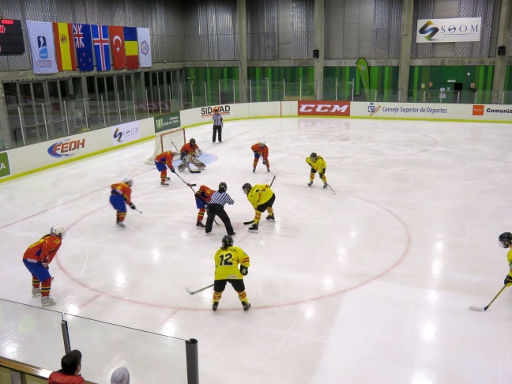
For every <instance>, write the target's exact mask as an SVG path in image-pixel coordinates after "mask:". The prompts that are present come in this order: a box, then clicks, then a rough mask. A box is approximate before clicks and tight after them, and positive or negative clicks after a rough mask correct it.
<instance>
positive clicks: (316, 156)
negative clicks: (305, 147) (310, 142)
mask: <svg viewBox="0 0 512 384" xmlns="http://www.w3.org/2000/svg"><path fill="white" fill-rule="evenodd" d="M309 158H310V159H311V160H313V162H315V161H316V159H318V155H317V154H316V153H315V152H311V155H309Z"/></svg>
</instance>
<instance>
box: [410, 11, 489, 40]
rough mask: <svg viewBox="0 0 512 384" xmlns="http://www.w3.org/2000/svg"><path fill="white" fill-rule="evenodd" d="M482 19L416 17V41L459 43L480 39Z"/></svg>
mask: <svg viewBox="0 0 512 384" xmlns="http://www.w3.org/2000/svg"><path fill="white" fill-rule="evenodd" d="M481 30H482V19H481V18H480V17H459V18H456V19H418V20H417V23H416V43H419V44H424V43H459V42H464V41H480V32H481Z"/></svg>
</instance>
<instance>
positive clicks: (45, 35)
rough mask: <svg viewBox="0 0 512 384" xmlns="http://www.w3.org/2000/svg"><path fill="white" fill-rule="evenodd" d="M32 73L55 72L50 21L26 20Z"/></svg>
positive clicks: (55, 65) (55, 63) (56, 70)
mask: <svg viewBox="0 0 512 384" xmlns="http://www.w3.org/2000/svg"><path fill="white" fill-rule="evenodd" d="M27 30H28V39H29V42H30V50H31V52H32V70H33V71H34V73H57V72H58V71H59V69H58V68H57V61H56V60H55V45H54V43H53V27H52V23H47V22H44V21H30V20H27Z"/></svg>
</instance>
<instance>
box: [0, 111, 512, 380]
mask: <svg viewBox="0 0 512 384" xmlns="http://www.w3.org/2000/svg"><path fill="white" fill-rule="evenodd" d="M191 137H194V138H195V139H196V141H197V143H198V145H199V147H200V148H201V149H202V151H203V153H204V158H205V159H206V160H207V168H206V170H205V171H204V172H202V173H201V174H190V173H188V171H185V172H184V173H181V174H180V176H182V177H183V179H184V180H186V181H187V182H189V183H197V187H199V185H201V184H204V185H207V186H209V187H210V188H213V189H217V187H218V184H219V182H221V181H225V182H226V183H227V185H228V193H229V194H230V195H231V196H232V197H233V199H234V200H235V205H233V206H227V208H226V211H227V213H228V214H229V216H230V217H231V221H232V223H233V226H234V229H235V232H236V236H235V245H236V246H239V247H241V248H243V249H244V250H245V251H246V252H247V253H248V255H249V256H250V258H251V267H250V268H249V274H248V276H247V277H246V278H245V284H246V289H247V295H248V298H249V301H250V302H251V304H252V308H251V310H250V311H249V312H247V313H245V312H244V311H243V310H242V308H241V305H240V303H239V300H238V297H237V295H236V293H235V292H234V291H233V290H232V288H231V287H229V286H228V287H227V288H226V291H225V293H224V295H223V297H222V300H221V302H220V306H219V310H218V311H217V312H215V313H214V312H212V310H211V299H212V297H211V296H212V290H211V289H208V290H205V291H203V292H201V293H199V294H197V295H193V296H192V295H189V294H188V293H187V291H186V288H187V287H188V288H190V289H198V288H201V287H203V286H206V285H208V284H211V283H212V282H213V272H214V262H213V255H214V253H215V251H216V250H217V249H218V248H219V247H220V245H221V239H222V237H223V236H224V234H225V229H224V228H223V227H222V226H216V225H214V227H213V232H212V234H211V235H209V236H206V235H205V233H204V231H202V230H199V229H197V228H196V226H195V223H196V215H197V209H196V206H195V200H194V196H193V193H192V191H191V190H190V188H188V187H187V186H186V185H185V184H184V183H183V182H182V181H181V180H180V179H178V178H177V177H176V176H174V175H172V174H171V185H170V186H169V187H163V186H160V180H159V173H158V172H157V170H156V168H155V166H154V165H151V164H147V163H146V162H145V160H146V159H147V158H148V156H150V155H151V153H152V152H153V141H151V140H149V141H146V142H143V143H140V144H135V145H131V146H128V147H125V148H123V149H120V150H116V151H110V152H108V153H105V154H102V155H98V156H95V157H91V158H87V159H83V160H79V161H76V162H71V163H69V164H66V165H63V166H59V167H55V168H52V169H49V170H45V171H42V172H38V173H35V174H31V175H28V176H25V177H21V178H18V179H15V180H12V181H8V182H5V183H1V184H0V199H1V201H2V223H1V224H0V239H1V241H2V248H3V251H2V258H3V260H2V268H1V270H0V292H1V294H0V297H1V298H4V299H7V300H10V301H13V302H19V303H24V304H29V305H34V306H38V305H39V299H32V298H31V295H30V290H31V278H30V274H29V272H28V271H27V270H26V269H25V267H24V265H23V264H22V261H21V259H22V255H23V252H24V251H25V249H26V248H27V247H28V245H30V244H31V243H33V242H34V241H36V240H38V239H39V238H40V237H41V236H42V235H44V234H46V233H48V231H49V228H50V227H51V225H53V224H62V225H64V226H65V228H66V234H65V237H64V240H63V245H62V247H61V248H60V251H59V253H58V255H57V257H56V259H55V260H54V261H53V263H52V264H51V266H50V271H51V273H52V275H53V276H54V277H55V280H54V282H53V286H52V296H53V297H54V299H55V300H56V301H57V305H56V306H55V307H52V309H55V310H57V311H60V312H67V313H71V314H75V315H79V316H83V317H86V318H90V319H97V320H101V321H105V322H111V323H113V324H120V325H124V326H128V327H133V328H137V329H142V330H145V331H150V332H156V333H161V334H165V335H170V336H175V337H179V338H183V339H189V338H196V339H197V340H198V341H199V344H198V346H199V369H200V382H201V383H202V384H220V383H222V384H235V383H237V384H238V383H258V384H259V383H294V384H299V383H316V384H320V383H322V384H323V383H354V384H359V383H361V384H363V383H364V384H366V383H373V382H378V383H392V384H401V383H408V384H409V383H410V384H434V383H447V384H448V383H449V384H453V383H457V384H460V383H493V384H505V383H507V384H508V383H510V381H511V380H512V379H511V377H512V365H511V364H510V362H511V361H512V349H511V348H510V345H511V341H512V288H508V289H505V291H504V292H503V293H502V294H501V296H500V297H499V298H498V299H497V300H496V301H495V302H494V303H493V305H492V306H491V307H490V309H489V310H488V311H487V312H473V311H469V310H468V307H469V306H471V305H473V306H479V307H483V306H485V305H487V304H488V303H489V301H490V300H491V299H492V298H493V297H494V295H495V294H496V293H497V292H498V291H499V290H500V289H501V288H502V287H503V279H504V278H505V275H506V274H507V272H508V265H507V263H506V252H507V250H505V249H502V248H500V247H499V244H498V236H499V234H500V233H502V232H504V231H512V211H511V204H510V202H511V199H512V197H511V194H510V183H511V181H510V175H509V174H510V170H511V169H512V155H511V153H512V152H511V148H512V124H486V123H446V122H430V121H428V122H422V121H391V120H362V119H361V120H356V119H351V120H349V119H326V118H323V119H313V118H301V119H297V118H285V119H278V118H276V119H254V120H241V121H232V122H229V121H228V122H226V123H225V125H224V132H223V142H222V143H221V144H219V143H216V144H213V143H212V142H211V125H210V124H208V125H203V126H200V127H194V128H190V129H187V138H191ZM261 140H263V141H264V142H265V143H266V144H267V145H268V147H269V149H270V156H269V159H270V165H271V170H272V172H273V174H275V175H276V179H275V182H274V184H273V186H272V189H273V191H274V192H275V194H276V202H275V204H274V211H275V216H276V221H275V223H270V222H266V220H265V219H264V217H265V216H266V214H264V215H263V218H262V222H261V223H260V228H259V233H257V234H254V233H249V232H248V230H247V226H244V225H243V222H244V221H247V220H251V219H252V218H253V215H254V211H253V209H252V207H251V205H250V204H249V202H248V201H247V198H246V196H245V195H244V194H243V191H242V185H243V184H244V183H246V182H249V183H251V184H253V185H254V184H264V183H270V181H271V180H272V174H270V173H267V172H266V170H265V169H264V167H263V165H262V164H261V162H260V163H259V165H258V168H257V171H256V173H252V160H253V155H252V152H251V151H250V146H251V145H252V144H254V143H256V142H257V141H261ZM311 152H316V153H318V154H319V155H321V156H323V157H324V159H325V160H326V161H327V172H326V175H327V180H328V183H329V184H330V185H331V186H332V188H333V189H334V191H335V193H333V192H332V191H331V190H329V189H327V190H324V189H322V183H321V181H320V180H319V178H318V176H316V178H315V183H314V184H313V186H312V187H310V188H308V186H307V182H308V181H309V167H308V166H307V165H306V163H305V159H306V156H308V155H309V154H310V153H311ZM125 177H131V178H133V180H134V185H133V194H132V200H133V202H134V203H135V205H136V206H137V208H138V209H139V210H141V211H142V212H143V213H142V214H139V213H137V212H135V211H132V210H128V215H127V218H126V221H125V222H126V228H125V229H121V228H119V227H117V226H116V225H115V212H114V210H113V209H112V207H111V206H110V205H109V202H108V199H109V195H110V184H112V183H116V182H119V181H121V180H122V179H123V178H125ZM197 187H196V188H197ZM217 221H219V223H220V220H219V219H217ZM7 307H8V306H7ZM27 308H28V307H27ZM33 312H34V313H33V315H31V316H28V320H27V315H26V314H25V315H23V316H21V317H22V318H21V319H20V318H18V317H17V316H20V315H18V314H14V312H13V311H9V310H5V307H4V310H3V311H2V309H0V324H3V328H2V327H0V330H1V331H2V335H1V339H0V355H2V356H5V357H9V358H12V359H16V360H21V361H25V362H29V363H32V364H35V365H38V364H39V365H42V366H46V367H47V368H50V369H58V368H59V359H60V356H61V355H62V353H63V350H62V342H61V341H60V340H59V339H58V337H57V338H56V339H54V338H52V339H51V340H48V341H45V340H46V339H45V338H47V337H48V334H49V333H52V332H54V330H53V331H52V330H46V328H45V327H43V326H42V325H41V324H42V323H43V321H42V320H40V319H42V318H43V317H44V316H47V315H46V313H47V311H41V310H33ZM43 312H44V316H43V315H41V313H43ZM22 321H25V322H27V321H28V323H29V326H26V324H25V327H24V328H23V332H21V331H20V322H22ZM6 324H8V325H9V326H6ZM57 328H58V325H57ZM55 332H56V335H57V336H58V329H57V331H55ZM77 332H78V333H79V331H77ZM82 332H84V333H85V334H86V335H88V339H87V337H86V338H85V339H84V340H83V341H82V342H81V343H78V341H77V338H76V337H75V339H73V335H74V334H76V332H75V333H73V332H72V333H71V335H72V336H71V343H72V346H73V347H74V348H78V349H81V350H82V352H84V358H83V362H82V366H83V369H82V372H83V375H84V377H85V378H86V379H89V380H92V381H97V382H98V383H100V382H103V383H106V382H108V378H109V374H110V372H111V371H112V370H113V369H114V368H116V367H118V366H120V365H125V366H127V367H128V369H129V370H130V371H131V372H132V382H133V383H157V382H173V381H172V378H173V377H174V376H177V373H176V375H175V370H176V369H177V368H174V367H173V361H174V363H175V365H182V363H183V362H182V361H177V360H179V358H176V359H174V358H172V357H168V356H173V355H172V353H171V352H170V351H169V350H168V348H166V347H163V346H161V345H160V344H158V343H153V342H151V340H145V339H143V340H142V341H137V337H136V336H134V338H133V339H132V340H131V341H133V343H131V344H128V346H127V345H126V344H125V342H126V340H124V341H123V340H117V341H116V340H115V338H113V337H112V335H111V334H110V331H109V330H108V327H94V328H91V329H90V330H87V331H84V330H82ZM20 333H21V334H22V336H20ZM86 341H87V342H88V344H87V345H85V344H86ZM77 344H78V345H77ZM29 347H30V348H29ZM41 348H42V349H43V351H44V349H45V348H46V349H49V350H51V351H52V353H49V354H46V357H44V356H45V354H44V353H43V351H41ZM178 352H179V353H178V355H179V356H182V355H183V354H184V349H183V350H179V351H178ZM148 354H155V355H156V356H158V357H159V359H158V358H155V359H152V361H150V362H149V363H148V362H147V361H145V357H146V356H148ZM166 362H167V363H166ZM181 369H183V367H182V368H181Z"/></svg>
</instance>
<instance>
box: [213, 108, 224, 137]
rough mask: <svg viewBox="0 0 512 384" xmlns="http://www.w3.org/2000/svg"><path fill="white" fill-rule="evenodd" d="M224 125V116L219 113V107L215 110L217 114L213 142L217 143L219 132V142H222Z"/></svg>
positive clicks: (214, 116) (214, 117)
mask: <svg viewBox="0 0 512 384" xmlns="http://www.w3.org/2000/svg"><path fill="white" fill-rule="evenodd" d="M223 125H224V122H223V119H222V116H221V115H220V113H219V109H218V108H217V109H216V110H215V114H214V115H213V137H212V143H215V140H216V137H217V134H218V135H219V143H222V126H223Z"/></svg>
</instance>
